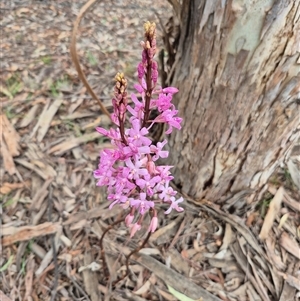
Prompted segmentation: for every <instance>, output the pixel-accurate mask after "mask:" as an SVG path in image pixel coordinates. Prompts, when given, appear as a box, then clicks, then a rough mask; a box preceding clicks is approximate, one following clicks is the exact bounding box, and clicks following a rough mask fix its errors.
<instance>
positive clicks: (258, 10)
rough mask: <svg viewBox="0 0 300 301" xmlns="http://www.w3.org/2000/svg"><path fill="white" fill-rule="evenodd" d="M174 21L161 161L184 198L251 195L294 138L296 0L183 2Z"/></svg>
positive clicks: (298, 76)
mask: <svg viewBox="0 0 300 301" xmlns="http://www.w3.org/2000/svg"><path fill="white" fill-rule="evenodd" d="M180 23H181V26H180V29H181V31H180V39H179V44H178V47H177V52H176V56H175V63H174V65H173V68H172V69H171V71H170V73H169V84H171V85H172V86H176V87H178V88H179V90H180V92H179V93H178V95H177V97H176V99H175V104H176V105H177V106H178V109H179V112H180V113H181V116H182V117H183V118H184V123H183V129H182V130H181V131H174V133H173V135H172V136H171V140H170V149H171V150H170V162H169V163H170V164H171V165H174V166H176V168H174V171H173V172H174V177H175V179H176V184H177V185H178V186H179V187H181V189H182V191H183V192H184V193H185V194H187V195H189V196H190V197H192V198H193V199H196V200H201V199H203V198H206V199H207V200H210V201H212V202H219V203H222V204H224V202H225V201H226V200H229V199H230V198H231V197H232V196H236V195H238V193H239V192H246V193H247V192H257V191H258V189H260V188H261V187H262V186H263V185H264V184H265V183H266V182H267V180H268V179H269V177H270V175H271V174H272V173H273V171H274V170H275V168H276V167H277V166H278V165H279V164H280V163H281V162H283V160H284V159H285V157H286V156H287V155H288V153H289V152H290V150H291V147H292V146H293V145H294V144H295V141H296V138H297V135H298V137H299V128H300V126H299V119H300V117H299V116H300V115H299V104H300V100H299V98H300V56H299V52H300V43H299V41H300V1H299V0H296V1H291V0H276V1H272V0H267V1H263V0H255V1H248V0H247V1H242V0H231V1H230V0H229V1H226V0H194V1H193V0H184V1H183V4H182V10H181V21H180ZM252 195H254V194H252ZM229 205H230V204H228V208H229ZM230 206H233V204H232V203H231V205H230ZM233 211H234V209H233V210H232V212H233Z"/></svg>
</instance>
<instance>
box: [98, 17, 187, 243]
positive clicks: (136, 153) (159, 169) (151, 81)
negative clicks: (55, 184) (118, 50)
mask: <svg viewBox="0 0 300 301" xmlns="http://www.w3.org/2000/svg"><path fill="white" fill-rule="evenodd" d="M144 28H145V41H143V42H142V43H141V45H142V47H143V52H142V61H141V62H140V63H139V65H138V70H137V71H138V80H139V84H136V85H135V86H134V87H135V89H136V90H137V92H138V93H140V95H141V100H139V99H138V98H137V96H136V95H135V94H131V99H132V102H133V106H132V107H131V106H130V105H128V100H127V92H126V88H127V81H126V79H125V78H124V75H123V74H120V73H118V74H117V75H116V77H115V80H116V85H115V90H114V98H113V100H112V103H113V108H114V112H113V114H112V116H111V117H112V120H113V122H114V123H115V124H116V125H117V129H112V128H111V129H110V130H106V129H104V128H101V127H98V128H97V131H98V132H99V133H100V134H102V135H104V136H106V137H109V138H110V139H111V143H112V145H113V148H112V149H105V150H103V151H102V152H101V154H100V162H99V166H98V169H97V170H95V171H94V177H95V178H96V179H97V185H98V186H107V187H108V199H109V200H110V201H111V204H110V208H112V207H113V206H114V205H116V204H121V205H122V206H123V208H124V209H126V208H131V209H130V212H129V214H128V215H127V216H126V219H125V223H126V225H127V226H128V227H129V228H130V229H131V231H130V236H131V237H132V236H133V235H134V234H135V233H136V232H137V231H138V230H140V228H141V224H142V222H143V220H144V217H145V214H146V213H147V212H149V213H150V216H151V222H150V225H149V229H148V231H149V232H154V231H155V230H156V228H157V225H158V220H157V210H156V208H155V204H157V203H161V202H162V203H167V204H169V205H170V207H169V209H168V210H167V211H165V214H169V213H170V212H171V210H172V209H175V210H176V211H178V212H181V211H183V208H182V207H179V205H178V204H179V203H180V202H182V201H183V198H182V197H180V198H178V199H176V197H175V196H176V194H177V192H176V191H175V190H173V188H172V187H170V186H169V184H170V181H171V180H172V179H173V177H172V175H171V173H170V169H171V167H172V166H161V165H157V164H156V161H157V160H158V159H159V158H167V157H168V155H169V153H168V151H165V150H163V147H164V146H165V145H166V144H167V140H164V141H163V142H158V143H157V144H156V145H154V144H153V143H152V141H151V139H149V138H148V137H147V135H148V134H149V129H150V128H151V127H152V125H153V124H155V123H166V124H167V125H168V128H167V130H166V134H170V133H171V132H172V130H173V128H176V129H181V125H180V123H181V121H182V119H181V118H180V117H176V115H177V113H178V111H177V110H176V109H175V107H174V105H173V104H172V97H173V95H174V94H175V93H177V92H178V90H177V89H176V88H173V87H168V88H164V89H162V88H160V87H157V79H158V67H157V63H156V62H155V61H154V60H153V57H154V55H155V52H156V33H155V23H150V22H147V23H145V25H144ZM153 96H156V98H154V97H153ZM154 109H156V110H157V111H158V116H157V117H156V118H154V119H153V120H150V112H151V110H154ZM126 112H129V113H130V114H131V117H130V118H129V124H130V127H129V128H125V122H126ZM134 220H136V221H135V222H134ZM133 222H134V223H133Z"/></svg>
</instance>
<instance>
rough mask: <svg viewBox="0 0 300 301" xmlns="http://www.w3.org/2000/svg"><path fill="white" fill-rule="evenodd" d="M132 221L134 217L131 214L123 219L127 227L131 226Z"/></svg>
mask: <svg viewBox="0 0 300 301" xmlns="http://www.w3.org/2000/svg"><path fill="white" fill-rule="evenodd" d="M133 219H134V215H133V214H131V212H130V213H129V214H128V215H127V216H126V218H125V225H126V226H127V227H129V226H130V225H131V224H132V221H133Z"/></svg>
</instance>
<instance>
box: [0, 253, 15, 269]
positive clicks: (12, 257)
mask: <svg viewBox="0 0 300 301" xmlns="http://www.w3.org/2000/svg"><path fill="white" fill-rule="evenodd" d="M13 259H14V255H10V257H9V259H8V260H7V263H6V264H5V265H3V266H2V267H1V268H0V272H4V271H5V270H7V269H8V267H9V266H10V265H11V263H12V261H13Z"/></svg>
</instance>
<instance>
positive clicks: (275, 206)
mask: <svg viewBox="0 0 300 301" xmlns="http://www.w3.org/2000/svg"><path fill="white" fill-rule="evenodd" d="M282 200H283V187H280V188H279V189H278V190H277V192H276V194H275V195H274V198H273V200H272V201H271V203H270V205H269V210H268V212H267V214H266V217H265V220H264V223H263V226H262V228H261V231H260V234H259V238H260V239H266V238H267V237H268V235H269V232H270V230H271V228H272V226H273V223H274V220H275V218H276V215H277V214H278V212H279V211H280V208H281V202H282Z"/></svg>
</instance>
